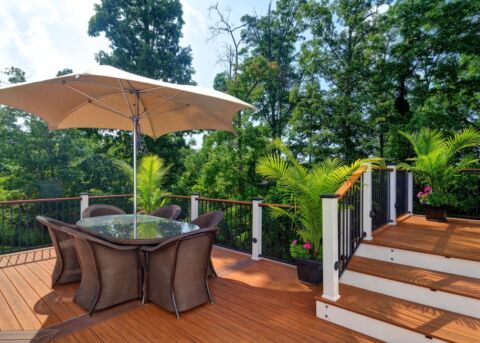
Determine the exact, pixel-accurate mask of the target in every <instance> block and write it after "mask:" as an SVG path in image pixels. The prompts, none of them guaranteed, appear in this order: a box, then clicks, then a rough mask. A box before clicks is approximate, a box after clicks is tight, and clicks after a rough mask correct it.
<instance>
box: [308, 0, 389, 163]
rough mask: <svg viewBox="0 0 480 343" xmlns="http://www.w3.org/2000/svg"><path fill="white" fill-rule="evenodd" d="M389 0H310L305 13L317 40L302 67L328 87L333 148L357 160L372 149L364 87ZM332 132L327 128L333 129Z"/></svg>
mask: <svg viewBox="0 0 480 343" xmlns="http://www.w3.org/2000/svg"><path fill="white" fill-rule="evenodd" d="M388 2H389V1H372V0H356V1H343V0H335V1H326V0H324V1H320V2H317V1H308V2H307V3H306V4H305V5H304V6H303V15H304V16H305V20H306V22H307V25H308V26H309V28H310V30H311V33H312V39H310V40H309V41H308V42H306V43H305V44H304V45H303V47H302V56H301V58H300V63H301V67H302V69H303V70H305V73H306V74H307V75H314V76H316V77H317V78H319V79H320V84H322V83H324V84H325V86H326V88H327V89H326V93H325V97H324V101H325V106H326V107H327V110H326V113H327V116H326V118H325V119H327V120H326V123H325V126H326V127H328V131H330V132H331V135H329V136H328V137H329V138H330V141H327V140H324V141H323V142H321V143H320V144H325V143H329V145H330V147H331V150H332V153H334V154H336V155H339V156H341V157H342V158H344V159H345V160H346V161H353V160H355V159H358V158H359V157H361V156H364V155H369V154H371V153H372V149H371V148H370V144H369V142H370V141H371V127H370V126H369V125H368V123H367V121H366V119H367V118H368V113H365V110H364V105H365V103H366V97H365V94H366V92H365V90H366V86H367V82H368V79H369V77H370V74H369V70H370V69H371V68H370V64H371V63H372V61H371V59H370V53H369V52H370V50H371V41H370V38H371V37H372V35H373V34H375V32H377V30H378V19H379V17H380V16H381V14H380V13H379V6H381V5H383V4H386V3H388ZM328 131H327V132H328Z"/></svg>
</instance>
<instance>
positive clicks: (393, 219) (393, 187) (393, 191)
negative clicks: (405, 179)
mask: <svg viewBox="0 0 480 343" xmlns="http://www.w3.org/2000/svg"><path fill="white" fill-rule="evenodd" d="M388 168H389V169H391V170H392V171H391V172H390V173H389V174H390V192H389V194H390V201H389V206H388V207H389V208H390V215H389V217H390V218H389V219H390V220H389V224H390V225H397V207H396V204H397V167H396V166H395V165H394V164H392V165H389V166H388Z"/></svg>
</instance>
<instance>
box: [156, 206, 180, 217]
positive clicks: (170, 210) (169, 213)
mask: <svg viewBox="0 0 480 343" xmlns="http://www.w3.org/2000/svg"><path fill="white" fill-rule="evenodd" d="M181 212H182V208H181V207H180V206H178V205H168V206H163V207H160V208H157V209H156V210H155V211H153V212H152V213H150V215H151V216H155V217H161V218H166V219H170V220H176V219H177V218H178V217H179V216H180V213H181Z"/></svg>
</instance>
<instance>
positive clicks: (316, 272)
mask: <svg viewBox="0 0 480 343" xmlns="http://www.w3.org/2000/svg"><path fill="white" fill-rule="evenodd" d="M295 264H296V265H297V276H298V279H299V280H300V281H302V282H306V283H310V284H313V285H318V284H319V283H320V282H322V281H323V264H322V262H318V261H312V260H304V259H296V260H295Z"/></svg>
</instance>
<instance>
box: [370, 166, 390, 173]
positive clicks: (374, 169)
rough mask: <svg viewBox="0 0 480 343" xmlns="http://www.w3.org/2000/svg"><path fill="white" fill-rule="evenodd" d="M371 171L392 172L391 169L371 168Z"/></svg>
mask: <svg viewBox="0 0 480 343" xmlns="http://www.w3.org/2000/svg"><path fill="white" fill-rule="evenodd" d="M372 171H387V172H392V171H393V168H383V167H372Z"/></svg>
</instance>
